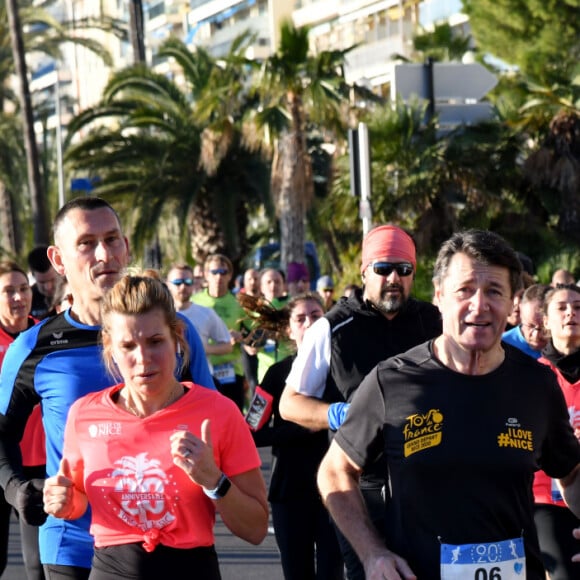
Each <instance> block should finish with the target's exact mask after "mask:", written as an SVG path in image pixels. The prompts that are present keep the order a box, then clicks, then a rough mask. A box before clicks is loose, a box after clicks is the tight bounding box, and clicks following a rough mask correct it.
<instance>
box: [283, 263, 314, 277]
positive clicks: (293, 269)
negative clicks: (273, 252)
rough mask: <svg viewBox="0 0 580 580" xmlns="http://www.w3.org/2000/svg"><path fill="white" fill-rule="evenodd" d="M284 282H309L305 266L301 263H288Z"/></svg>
mask: <svg viewBox="0 0 580 580" xmlns="http://www.w3.org/2000/svg"><path fill="white" fill-rule="evenodd" d="M286 280H287V281H288V282H298V281H300V280H310V274H309V273H308V268H307V267H306V265H305V264H302V263H301V262H290V263H289V264H288V267H287V268H286Z"/></svg>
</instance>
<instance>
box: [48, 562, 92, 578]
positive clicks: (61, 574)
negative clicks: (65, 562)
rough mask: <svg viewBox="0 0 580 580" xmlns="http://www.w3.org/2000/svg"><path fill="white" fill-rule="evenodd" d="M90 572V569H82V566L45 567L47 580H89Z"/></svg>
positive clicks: (50, 565)
mask: <svg viewBox="0 0 580 580" xmlns="http://www.w3.org/2000/svg"><path fill="white" fill-rule="evenodd" d="M90 572H91V569H90V568H81V567H80V566H60V565H58V564H45V565H44V575H45V577H46V580H88V578H89V574H90Z"/></svg>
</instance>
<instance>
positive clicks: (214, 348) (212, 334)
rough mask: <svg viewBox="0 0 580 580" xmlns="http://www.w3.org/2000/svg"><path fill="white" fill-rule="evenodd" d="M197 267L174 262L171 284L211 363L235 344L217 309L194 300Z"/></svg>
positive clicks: (176, 301)
mask: <svg viewBox="0 0 580 580" xmlns="http://www.w3.org/2000/svg"><path fill="white" fill-rule="evenodd" d="M193 278H194V276H193V268H192V267H191V266H190V265H189V264H173V265H172V266H171V267H170V268H169V271H168V273H167V278H166V282H167V287H168V288H169V292H171V296H173V302H174V303H175V308H176V310H177V311H178V312H181V314H183V315H184V316H186V317H187V318H189V320H191V322H192V323H193V326H195V329H196V330H197V332H198V334H199V337H200V338H201V341H202V343H203V347H204V349H205V354H206V355H208V363H209V364H210V369H211V368H212V367H211V361H210V360H209V355H214V354H217V355H219V354H228V353H230V352H232V349H233V345H232V340H231V336H230V331H229V330H228V327H227V326H226V324H225V322H224V321H223V320H222V319H221V318H220V317H219V316H218V315H217V313H216V311H215V310H214V309H213V308H208V307H207V306H201V305H200V304H194V303H193V302H191V295H192V294H193V289H194V284H195V281H194V279H193Z"/></svg>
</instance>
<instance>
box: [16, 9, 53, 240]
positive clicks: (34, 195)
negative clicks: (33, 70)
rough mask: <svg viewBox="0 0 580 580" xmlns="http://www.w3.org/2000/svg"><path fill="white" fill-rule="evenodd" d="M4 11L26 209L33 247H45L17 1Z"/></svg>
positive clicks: (44, 217) (41, 192) (44, 218)
mask: <svg viewBox="0 0 580 580" xmlns="http://www.w3.org/2000/svg"><path fill="white" fill-rule="evenodd" d="M6 11H7V13H8V24H9V26H10V36H11V40H12V54H13V58H14V67H15V69H16V76H17V77H18V79H19V82H20V101H21V107H22V120H23V127H24V144H25V147H26V161H27V167H28V186H29V188H30V206H31V208H32V225H33V229H34V232H33V240H34V245H42V244H48V243H49V229H48V215H47V209H46V199H45V196H44V190H43V187H42V180H41V178H40V160H39V156H38V146H37V143H36V135H35V133H34V116H33V113H32V103H31V96H30V88H29V85H28V71H27V67H26V60H25V56H24V55H25V53H24V42H23V39H22V26H21V24H20V15H19V12H18V3H17V0H7V1H6Z"/></svg>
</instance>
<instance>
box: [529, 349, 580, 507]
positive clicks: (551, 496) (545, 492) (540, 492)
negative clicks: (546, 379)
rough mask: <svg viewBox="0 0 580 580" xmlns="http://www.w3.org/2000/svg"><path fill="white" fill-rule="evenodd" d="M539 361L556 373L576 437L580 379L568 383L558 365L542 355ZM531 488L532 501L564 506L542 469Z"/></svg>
mask: <svg viewBox="0 0 580 580" xmlns="http://www.w3.org/2000/svg"><path fill="white" fill-rule="evenodd" d="M539 362H541V363H543V364H545V365H547V366H549V367H550V368H551V369H552V370H553V371H554V373H556V377H557V379H558V384H559V385H560V387H561V389H562V392H563V393H564V398H565V399H566V406H567V407H568V414H569V415H570V423H571V424H572V428H573V429H574V431H575V432H576V436H577V437H578V432H579V431H580V381H578V382H576V383H572V384H571V383H569V382H568V381H567V380H566V379H565V378H564V376H563V375H562V373H561V372H560V370H559V369H558V367H556V366H555V365H554V364H552V363H551V362H550V361H549V360H548V359H546V358H544V357H541V358H540V359H539ZM533 490H534V501H535V502H536V503H547V504H553V505H559V506H566V503H565V502H564V500H563V499H562V495H561V493H560V489H559V488H558V486H557V484H556V482H555V480H553V479H551V478H550V477H548V476H547V475H546V474H545V473H544V472H543V471H537V472H536V475H535V476H534V486H533Z"/></svg>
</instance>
